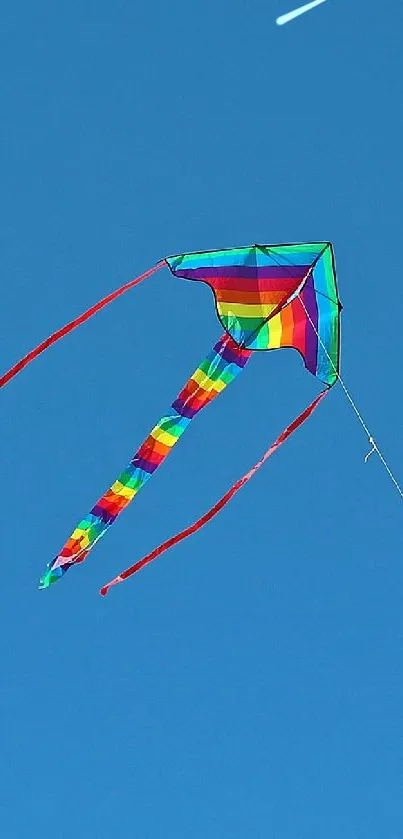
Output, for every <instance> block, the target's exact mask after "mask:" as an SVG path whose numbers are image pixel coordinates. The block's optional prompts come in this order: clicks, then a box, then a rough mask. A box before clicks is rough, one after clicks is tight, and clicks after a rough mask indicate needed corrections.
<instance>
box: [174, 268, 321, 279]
mask: <svg viewBox="0 0 403 839" xmlns="http://www.w3.org/2000/svg"><path fill="white" fill-rule="evenodd" d="M309 267H310V266H309V265H294V264H292V265H267V266H266V267H260V266H256V265H228V266H225V265H224V266H223V265H217V267H216V268H211V267H210V266H206V267H200V268H187V269H185V270H183V269H179V270H176V269H174V270H173V271H172V273H173V274H175V276H176V277H183V278H185V279H189V280H202V279H206V280H208V279H209V278H210V277H240V278H242V279H252V280H254V279H255V278H259V279H261V280H277V279H280V278H285V279H287V278H288V277H296V278H299V277H300V278H301V279H302V278H303V276H304V275H305V274H306V272H307V271H308V269H309Z"/></svg>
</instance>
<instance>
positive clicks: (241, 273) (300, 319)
mask: <svg viewBox="0 0 403 839" xmlns="http://www.w3.org/2000/svg"><path fill="white" fill-rule="evenodd" d="M163 266H166V267H168V268H169V270H170V272H171V274H172V275H173V276H174V277H177V278H180V279H184V280H191V281H193V282H202V283H204V284H206V285H208V286H209V287H210V289H211V291H212V293H213V296H214V301H215V307H216V313H217V316H218V319H219V321H220V323H221V326H222V328H223V330H224V333H223V335H222V336H221V338H219V340H218V341H217V343H216V344H215V346H214V347H213V349H212V350H211V352H210V353H209V354H208V355H207V356H206V358H205V359H204V361H202V363H201V364H200V365H199V367H197V369H196V370H195V372H194V373H193V374H192V376H191V377H190V378H189V379H188V381H187V382H186V384H185V386H184V387H183V389H182V390H181V392H180V393H179V395H178V396H177V398H176V399H175V401H174V402H173V403H172V405H171V407H170V408H169V410H168V411H167V413H166V414H164V416H163V417H162V418H161V419H160V420H159V422H158V423H157V425H155V426H154V428H153V429H152V431H151V432H150V434H149V435H148V437H147V438H146V440H145V441H144V442H143V443H142V445H141V446H140V448H139V449H138V450H137V451H136V453H135V454H134V456H133V457H132V459H131V460H130V461H129V463H128V464H127V466H125V468H124V469H123V471H122V472H121V473H120V474H119V476H118V477H117V479H116V480H115V481H114V483H113V484H112V486H111V487H110V488H109V489H108V490H107V491H106V492H105V493H104V495H102V497H101V498H100V499H99V500H98V501H97V502H96V504H94V506H93V507H92V509H91V510H90V512H89V513H87V515H85V516H84V518H82V519H81V521H80V522H79V523H78V524H77V526H76V527H75V529H74V530H73V532H72V534H71V536H70V537H69V539H68V540H67V542H66V543H65V545H64V546H63V548H62V549H61V550H60V552H59V553H58V554H57V556H56V557H55V558H54V559H53V560H52V561H51V562H49V563H48V565H47V567H46V570H45V573H44V575H43V576H42V578H41V580H40V584H39V587H40V588H47V587H48V586H50V585H51V584H52V583H54V582H56V581H57V580H59V579H60V578H61V577H62V576H63V575H64V574H65V572H66V571H68V570H69V569H70V568H71V567H72V566H73V565H76V564H78V563H81V562H82V561H83V560H84V559H85V558H86V557H87V555H88V554H89V552H90V551H91V550H92V549H93V548H94V546H95V545H96V543H97V542H98V541H99V540H100V539H101V538H102V537H103V536H104V535H105V534H106V532H107V530H108V529H109V528H110V526H111V525H112V524H113V523H114V522H115V520H116V519H117V517H118V516H119V515H120V513H122V511H123V510H124V509H125V508H126V507H127V506H128V505H129V504H130V502H131V501H132V500H133V498H134V497H135V495H137V493H138V492H139V490H140V489H141V488H142V487H143V486H144V485H145V483H146V482H147V481H148V480H149V479H150V478H151V476H152V475H153V474H154V472H155V471H156V470H157V469H158V467H159V466H160V465H161V464H162V463H163V462H164V461H165V459H166V457H167V456H168V454H169V453H170V452H171V450H172V448H173V447H174V446H175V444H176V443H177V442H178V440H179V439H180V437H181V436H182V434H183V433H184V431H185V430H186V429H187V427H188V426H189V425H190V424H191V422H192V420H193V418H194V417H195V416H196V415H197V414H198V413H199V412H200V411H201V410H202V408H204V407H205V406H207V405H208V404H209V403H210V402H212V401H213V399H215V398H216V397H217V396H218V395H219V394H220V393H221V392H222V391H223V390H225V388H226V387H227V386H228V385H229V384H230V383H231V382H232V381H233V380H234V379H235V378H237V376H238V375H239V374H240V373H241V371H242V370H243V369H244V367H245V366H246V365H247V364H248V363H249V361H250V359H251V357H252V355H253V353H254V352H258V351H267V350H273V349H281V348H285V347H289V348H293V349H295V350H297V351H298V352H299V353H300V355H301V357H302V360H303V362H304V364H305V367H306V368H307V370H308V371H309V372H310V373H312V375H314V376H315V377H316V378H317V379H318V380H319V381H320V382H321V383H322V384H323V385H324V386H325V387H324V389H322V390H321V392H320V393H319V395H318V396H317V397H316V398H315V399H314V401H313V402H312V403H311V404H310V405H309V406H308V407H307V408H306V409H305V410H304V411H303V412H302V413H301V414H300V415H299V417H297V418H296V419H295V420H294V422H293V423H291V425H289V426H288V427H287V428H286V429H285V431H284V432H283V433H282V434H281V435H280V437H279V438H278V439H277V440H276V442H275V443H274V444H273V445H272V446H270V448H269V449H268V451H267V452H266V453H265V454H264V455H263V457H262V458H261V460H260V461H259V462H258V463H257V464H256V465H255V466H254V467H253V468H252V469H251V470H250V471H249V472H248V473H247V474H246V475H244V476H243V477H242V478H241V479H239V481H237V482H236V483H235V484H234V485H233V486H232V487H231V489H230V490H229V491H228V492H227V493H226V494H225V495H224V496H223V498H221V499H220V500H219V501H218V502H217V503H216V504H215V505H214V506H213V507H212V508H211V510H210V511H209V512H208V513H206V514H205V515H204V516H202V517H201V519H199V520H198V521H197V522H195V524H193V525H191V526H190V527H188V528H186V530H184V531H182V532H181V533H180V534H177V535H176V536H174V537H172V538H171V539H169V540H168V541H167V542H165V543H163V545H160V546H159V547H158V548H156V549H155V550H154V551H153V552H152V553H151V554H148V555H147V557H144V558H143V560H140V561H139V562H137V563H136V564H135V565H134V566H132V567H131V568H129V569H127V571H125V572H122V574H120V575H118V577H116V578H115V579H114V580H112V581H111V582H110V583H108V584H107V585H106V586H103V588H102V589H101V594H104V595H105V594H106V593H107V591H108V590H109V588H110V587H111V586H112V585H116V584H117V583H119V582H122V580H123V579H126V578H127V577H129V576H131V574H133V573H135V572H136V571H137V570H139V568H140V567H143V565H145V564H147V562H150V561H151V560H152V559H154V558H155V556H159V555H160V554H161V553H162V552H163V551H164V550H167V549H168V548H170V547H172V545H174V544H177V543H178V542H179V541H181V540H182V539H184V538H186V537H187V536H189V535H190V534H191V533H194V532H195V531H196V530H198V529H199V528H200V527H202V526H203V525H204V524H205V523H206V522H207V521H209V520H210V519H211V518H212V517H213V516H214V515H216V514H217V512H219V510H221V509H222V507H223V506H225V504H226V503H228V501H229V500H230V498H232V497H233V495H234V494H235V493H236V492H238V490H239V489H240V488H241V486H243V485H244V484H245V483H246V482H247V481H249V480H250V478H251V477H252V476H253V475H254V474H255V472H256V471H257V469H259V468H260V466H261V465H262V464H263V463H264V462H265V461H266V460H267V458H268V457H270V456H271V454H273V452H274V451H275V450H276V449H277V448H278V447H279V446H280V445H281V444H282V443H283V442H284V441H285V440H286V439H287V437H289V436H290V434H292V433H293V431H295V430H296V429H297V428H298V427H299V426H300V425H302V423H303V422H304V421H305V420H306V419H307V418H308V417H309V416H310V415H311V414H312V412H313V411H314V410H315V408H316V407H317V405H318V404H319V402H320V401H321V400H322V399H323V398H324V396H325V395H326V393H328V391H329V389H330V388H331V387H332V386H333V385H334V384H335V382H336V381H337V380H338V379H339V378H340V376H339V357H340V312H341V304H340V300H339V297H338V291H337V283H336V270H335V260H334V252H333V247H332V245H331V243H330V242H315V243H303V244H286V245H253V246H250V247H243V248H232V249H226V250H213V251H203V252H198V253H187V254H179V255H177V256H172V257H167V258H166V259H164V260H162V261H161V262H159V263H157V265H156V266H154V268H152V269H150V270H149V271H147V272H146V273H145V274H143V275H142V276H141V277H139V278H137V279H135V280H131V281H130V282H129V283H127V284H126V285H125V286H122V288H120V289H118V290H117V291H115V292H113V293H112V294H110V295H108V297H106V298H104V300H101V301H100V302H99V303H97V304H96V305H95V306H93V307H92V308H91V309H89V310H88V311H87V312H85V313H84V314H83V315H81V316H80V317H79V318H77V319H76V320H75V321H72V322H71V323H70V324H67V325H66V326H65V327H63V328H62V329H60V330H58V331H57V332H55V333H54V334H53V335H52V336H50V338H48V339H47V340H46V341H43V342H42V344H40V345H39V346H38V347H37V348H36V349H34V350H32V351H31V352H30V353H28V355H27V356H25V358H23V359H22V360H21V361H19V362H18V363H17V364H16V365H15V366H14V367H13V368H12V369H11V370H10V371H9V372H8V373H6V374H5V375H4V376H3V377H2V378H1V379H0V387H2V386H3V385H4V384H6V382H8V381H10V380H11V379H12V378H13V377H14V376H15V375H16V373H18V372H19V371H20V370H22V369H23V367H25V366H26V365H27V364H28V363H29V362H31V361H32V360H33V359H34V358H36V357H37V356H38V355H39V354H40V353H41V352H43V351H44V350H45V349H47V348H48V347H49V346H51V344H53V343H55V342H56V341H57V340H59V338H61V337H63V336H64V335H67V334H68V333H69V332H71V331H72V330H73V329H74V328H76V327H77V326H79V325H80V324H81V323H84V321H85V320H88V318H89V317H91V316H92V315H93V314H95V313H96V312H97V311H99V310H100V309H101V308H102V307H103V306H106V305H107V304H108V303H110V302H111V301H112V300H114V299H115V298H116V297H117V296H119V295H121V294H123V293H124V292H125V291H127V290H129V289H130V288H132V287H133V286H135V285H136V284H138V283H139V282H141V281H142V280H143V279H145V277H148V276H150V275H151V274H152V273H153V272H155V271H156V270H158V269H159V268H161V267H163Z"/></svg>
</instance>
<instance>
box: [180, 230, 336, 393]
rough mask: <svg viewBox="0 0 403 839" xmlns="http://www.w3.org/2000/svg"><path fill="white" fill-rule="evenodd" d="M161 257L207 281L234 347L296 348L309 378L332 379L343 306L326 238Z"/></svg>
mask: <svg viewBox="0 0 403 839" xmlns="http://www.w3.org/2000/svg"><path fill="white" fill-rule="evenodd" d="M166 263H167V265H168V267H169V268H170V270H171V271H172V273H173V274H174V275H175V276H177V277H182V278H184V279H188V280H199V281H202V282H205V283H207V285H209V286H210V288H211V289H212V291H213V293H214V296H215V301H216V308H217V314H218V317H219V319H220V321H221V323H222V325H223V327H224V329H225V330H226V332H227V333H228V334H229V335H231V337H232V338H233V340H234V341H235V342H236V344H238V346H242V347H248V349H252V350H271V349H279V348H281V347H293V348H294V349H296V350H298V351H299V352H300V353H301V355H302V357H303V359H304V362H305V365H306V367H307V369H308V370H309V371H310V372H311V373H313V375H314V376H317V377H318V378H319V379H320V380H321V381H323V382H325V384H327V385H329V386H330V385H332V384H334V382H335V381H336V379H337V372H338V365H339V314H340V308H341V307H340V303H339V300H338V296H337V287H336V276H335V265H334V256H333V249H332V245H331V244H330V242H317V243H313V244H296V245H253V246H251V247H247V248H232V249H230V250H221V251H206V252H200V253H192V254H180V255H178V256H172V257H168V258H167V259H166ZM318 336H319V339H318ZM324 348H325V349H324Z"/></svg>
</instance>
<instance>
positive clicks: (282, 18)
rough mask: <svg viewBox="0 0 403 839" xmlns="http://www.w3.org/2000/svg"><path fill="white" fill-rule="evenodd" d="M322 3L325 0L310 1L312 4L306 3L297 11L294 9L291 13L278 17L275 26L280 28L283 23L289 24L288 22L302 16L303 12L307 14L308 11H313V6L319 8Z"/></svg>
mask: <svg viewBox="0 0 403 839" xmlns="http://www.w3.org/2000/svg"><path fill="white" fill-rule="evenodd" d="M324 2H325V0H312V3H307V4H306V5H305V6H300V8H299V9H294V11H293V12H287V14H286V15H280V17H278V18H277V20H276V23H277V26H282V25H283V24H284V23H289V22H290V20H294V18H295V17H299V16H300V15H303V14H304V12H309V10H310V9H314V8H315V6H320V4H321V3H324Z"/></svg>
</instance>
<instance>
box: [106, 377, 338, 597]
mask: <svg viewBox="0 0 403 839" xmlns="http://www.w3.org/2000/svg"><path fill="white" fill-rule="evenodd" d="M328 392H329V391H328V389H327V390H323V391H322V392H321V393H320V394H319V396H317V397H316V399H314V400H313V402H311V404H310V405H308V407H307V408H305V410H304V411H303V412H302V414H300V415H299V416H298V417H297V418H296V419H295V420H294V421H293V422H292V423H291V425H289V426H288V427H287V428H286V429H285V431H283V432H282V434H280V436H279V437H277V440H276V441H275V442H274V443H273V444H272V445H271V446H270V448H269V449H267V451H266V452H265V453H264V455H263V457H261V458H260V460H258V462H257V463H255V465H254V466H252V469H250V470H249V472H247V473H246V475H243V476H242V478H239V480H238V481H236V483H235V484H233V486H232V487H231V488H230V489H229V490H228V492H226V493H225V495H223V496H222V498H220V500H219V501H217V503H216V504H214V506H213V507H211V508H210V510H208V512H207V513H205V514H204V516H202V517H201V518H200V519H198V520H197V521H196V522H194V524H191V525H190V527H187V528H186V529H185V530H182V531H181V532H180V533H177V534H176V536H171V538H170V539H167V541H166V542H162V544H161V545H158V547H157V548H154V550H153V551H151V553H149V554H147V556H144V557H143V559H140V560H139V561H138V562H136V563H135V564H134V565H132V566H131V567H130V568H127V569H126V571H122V573H121V574H119V575H118V576H117V577H115V578H114V579H113V580H111V581H110V583H107V584H106V585H105V586H102V588H101V590H100V594H102V596H103V597H105V596H106V595H107V594H108V591H109V589H110V588H112V586H116V585H117V584H118V583H122V582H123V580H127V579H128V577H131V576H132V575H133V574H136V573H137V571H140V569H141V568H144V566H145V565H148V564H149V562H152V561H153V559H156V558H157V556H161V554H163V553H164V552H165V551H167V550H169V548H172V547H173V546H174V545H178V544H179V542H182V541H183V539H187V537H188V536H191V535H192V533H196V532H197V531H198V530H200V529H201V528H202V527H204V525H205V524H207V522H209V521H210V520H211V519H212V518H214V516H216V515H217V513H219V512H220V510H222V509H223V507H225V505H226V504H228V502H229V501H231V498H233V496H234V495H235V494H236V493H237V492H238V490H240V489H241V487H242V486H243V485H244V484H246V483H247V482H248V481H250V479H251V478H253V476H254V474H255V473H256V472H257V471H258V469H260V467H261V466H263V464H264V463H265V462H266V460H268V459H269V457H271V455H272V454H274V452H275V451H276V450H277V449H278V448H279V447H280V446H281V445H282V443H284V441H285V440H287V437H290V436H291V434H293V432H294V431H296V429H297V428H299V426H300V425H302V424H303V423H304V422H305V420H307V419H308V418H309V417H310V416H311V414H312V413H313V412H314V410H315V408H316V407H317V406H318V405H319V402H321V401H322V399H323V398H324V397H325V396H326V394H327V393H328Z"/></svg>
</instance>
